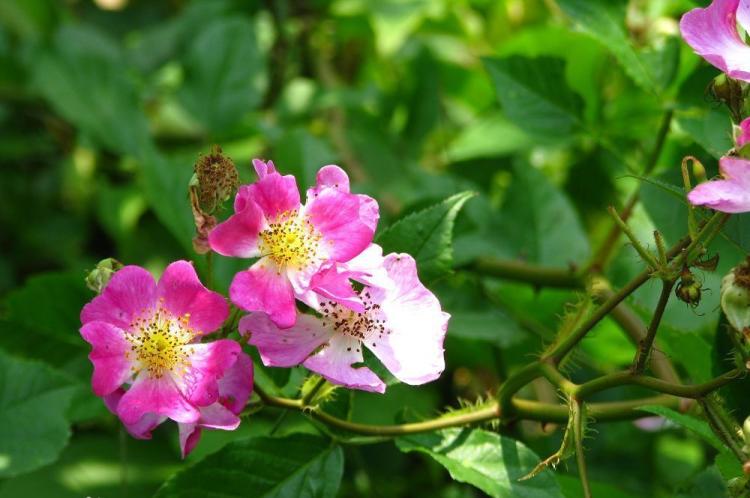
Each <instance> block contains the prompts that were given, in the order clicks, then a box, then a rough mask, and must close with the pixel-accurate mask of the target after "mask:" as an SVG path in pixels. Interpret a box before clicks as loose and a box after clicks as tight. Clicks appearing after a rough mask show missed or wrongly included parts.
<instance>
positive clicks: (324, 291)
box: [307, 263, 365, 313]
mask: <svg viewBox="0 0 750 498" xmlns="http://www.w3.org/2000/svg"><path fill="white" fill-rule="evenodd" d="M351 276H352V274H351V272H349V271H346V270H345V269H344V268H340V267H338V265H336V264H335V263H333V264H329V265H326V266H325V267H324V268H323V269H321V270H320V271H319V272H318V273H316V274H315V275H314V276H313V277H312V279H311V280H310V289H311V290H312V291H313V292H314V293H315V294H318V295H320V296H321V297H322V298H324V300H331V301H335V302H337V303H340V304H342V305H343V306H346V307H347V308H349V309H351V310H354V311H356V312H358V313H361V312H363V311H364V310H365V307H364V305H363V304H362V299H360V297H359V295H358V294H357V293H356V292H355V291H354V288H353V287H352V284H351V282H350V281H349V278H350V277H351ZM307 304H309V303H307ZM318 306H319V304H318ZM315 307H316V308H317V306H315Z"/></svg>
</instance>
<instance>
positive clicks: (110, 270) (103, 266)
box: [86, 258, 122, 294]
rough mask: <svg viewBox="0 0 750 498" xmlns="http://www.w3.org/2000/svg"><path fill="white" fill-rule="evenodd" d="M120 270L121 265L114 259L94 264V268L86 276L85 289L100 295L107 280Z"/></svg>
mask: <svg viewBox="0 0 750 498" xmlns="http://www.w3.org/2000/svg"><path fill="white" fill-rule="evenodd" d="M120 268H122V263H120V262H119V261H117V260H116V259H114V258H107V259H103V260H101V261H99V262H98V263H97V264H96V268H94V269H93V270H91V271H90V272H89V274H88V275H86V287H88V288H89V289H91V290H92V291H94V292H96V293H97V294H101V292H102V290H103V289H104V287H106V286H107V283H109V279H111V278H112V275H114V274H115V272H117V270H119V269H120Z"/></svg>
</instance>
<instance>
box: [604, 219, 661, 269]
mask: <svg viewBox="0 0 750 498" xmlns="http://www.w3.org/2000/svg"><path fill="white" fill-rule="evenodd" d="M607 210H608V211H609V214H610V215H612V219H613V220H615V223H616V224H617V226H619V227H620V231H622V233H624V234H625V236H627V238H628V240H630V243H631V244H632V245H633V248H634V249H635V250H636V251H637V252H638V254H639V255H640V256H641V258H643V261H645V262H646V263H648V265H649V266H650V267H651V268H653V269H657V268H659V263H658V262H657V261H656V259H655V258H654V255H653V254H651V253H650V252H648V250H647V249H646V248H645V247H643V245H642V244H641V242H640V241H639V240H638V237H636V235H635V233H633V231H632V230H631V229H630V227H629V226H628V224H627V223H626V222H625V221H624V220H623V219H622V218H620V215H619V214H617V210H616V209H615V208H614V207H613V206H609V208H608V209H607Z"/></svg>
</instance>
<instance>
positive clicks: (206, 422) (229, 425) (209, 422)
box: [198, 403, 240, 431]
mask: <svg viewBox="0 0 750 498" xmlns="http://www.w3.org/2000/svg"><path fill="white" fill-rule="evenodd" d="M200 410H201V418H200V420H199V421H198V424H199V425H200V426H201V427H208V428H210V429H221V430H224V431H233V430H235V429H236V428H237V427H239V425H240V417H238V416H237V415H236V414H235V413H233V412H232V411H231V410H229V409H228V408H227V407H225V406H224V405H222V404H221V403H214V404H213V405H209V406H204V407H201V409H200Z"/></svg>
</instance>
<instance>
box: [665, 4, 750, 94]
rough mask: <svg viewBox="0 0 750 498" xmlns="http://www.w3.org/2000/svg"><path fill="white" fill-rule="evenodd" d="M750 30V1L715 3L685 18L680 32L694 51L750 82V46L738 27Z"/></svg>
mask: <svg viewBox="0 0 750 498" xmlns="http://www.w3.org/2000/svg"><path fill="white" fill-rule="evenodd" d="M738 23H739V25H740V26H741V27H742V29H744V30H745V31H748V29H750V0H714V1H713V2H711V5H709V6H708V7H706V8H696V9H693V10H691V11H690V12H688V13H687V14H685V15H684V16H682V19H681V20H680V31H681V32H682V37H683V38H684V39H685V41H686V42H687V44H688V45H690V46H691V47H692V48H693V50H694V51H695V52H696V53H697V54H698V55H700V56H701V57H703V58H704V59H706V60H707V61H708V62H710V63H711V64H713V65H714V66H716V67H717V68H719V69H721V70H722V71H723V72H725V73H726V74H727V75H728V76H729V77H731V78H735V79H738V80H743V81H750V47H749V46H748V45H747V44H746V43H745V42H744V41H743V39H742V38H741V37H740V34H739V32H738V30H737V24H738Z"/></svg>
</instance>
